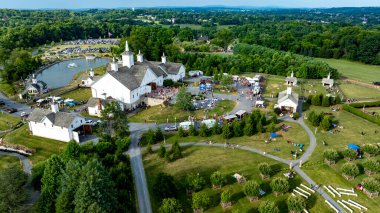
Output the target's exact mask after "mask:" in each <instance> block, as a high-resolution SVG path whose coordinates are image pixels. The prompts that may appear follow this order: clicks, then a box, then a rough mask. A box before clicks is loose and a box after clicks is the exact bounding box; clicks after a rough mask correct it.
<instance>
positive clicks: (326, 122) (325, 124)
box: [320, 116, 332, 131]
mask: <svg viewBox="0 0 380 213" xmlns="http://www.w3.org/2000/svg"><path fill="white" fill-rule="evenodd" d="M320 127H321V129H323V130H326V131H328V130H330V129H331V127H332V121H331V118H330V116H324V117H323V120H322V121H321V124H320Z"/></svg>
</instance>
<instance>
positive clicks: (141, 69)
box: [91, 42, 185, 109]
mask: <svg viewBox="0 0 380 213" xmlns="http://www.w3.org/2000/svg"><path fill="white" fill-rule="evenodd" d="M121 57H122V61H121V62H116V61H115V60H113V61H112V62H111V63H110V64H109V65H108V67H107V73H106V74H105V75H104V76H103V77H102V78H101V79H99V80H98V81H96V82H95V83H94V84H93V85H92V86H91V91H92V97H94V98H101V99H107V98H112V99H115V100H117V101H119V102H122V103H124V104H125V106H126V108H128V109H131V108H135V107H136V106H137V105H138V104H140V103H141V102H143V98H144V95H145V94H147V93H150V92H151V91H152V90H154V89H156V87H157V86H163V82H164V80H166V79H171V80H173V81H175V82H177V81H179V80H181V79H183V78H184V77H185V66H183V65H182V64H179V63H172V62H167V60H166V56H165V55H163V56H162V57H161V59H162V60H161V62H155V61H154V62H153V61H148V60H145V59H144V57H143V54H141V53H140V52H139V54H138V55H137V62H136V63H135V61H134V55H133V52H131V51H129V47H128V42H126V45H125V52H123V53H122V54H121Z"/></svg>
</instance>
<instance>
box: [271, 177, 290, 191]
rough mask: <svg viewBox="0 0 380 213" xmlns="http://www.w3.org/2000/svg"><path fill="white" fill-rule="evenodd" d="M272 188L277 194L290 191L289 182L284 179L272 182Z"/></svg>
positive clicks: (276, 179) (278, 178)
mask: <svg viewBox="0 0 380 213" xmlns="http://www.w3.org/2000/svg"><path fill="white" fill-rule="evenodd" d="M270 187H271V188H272V190H273V191H274V192H275V193H276V194H278V193H280V194H282V193H286V192H287V191H288V190H289V182H288V180H287V179H285V178H283V177H276V178H274V179H273V180H272V181H271V183H270Z"/></svg>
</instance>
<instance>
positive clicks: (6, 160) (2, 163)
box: [0, 155, 21, 171]
mask: <svg viewBox="0 0 380 213" xmlns="http://www.w3.org/2000/svg"><path fill="white" fill-rule="evenodd" d="M15 166H17V167H20V168H21V164H20V160H19V159H18V158H17V157H13V156H7V155H4V156H0V171H1V170H2V169H5V168H7V167H15Z"/></svg>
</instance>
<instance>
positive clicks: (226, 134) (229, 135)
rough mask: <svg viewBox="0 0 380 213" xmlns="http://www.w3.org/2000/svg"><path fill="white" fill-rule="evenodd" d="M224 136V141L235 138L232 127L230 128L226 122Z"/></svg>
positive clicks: (223, 128)
mask: <svg viewBox="0 0 380 213" xmlns="http://www.w3.org/2000/svg"><path fill="white" fill-rule="evenodd" d="M222 136H223V138H224V139H230V138H232V137H233V136H234V135H233V132H232V131H231V127H230V125H229V123H228V122H224V123H223V127H222Z"/></svg>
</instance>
